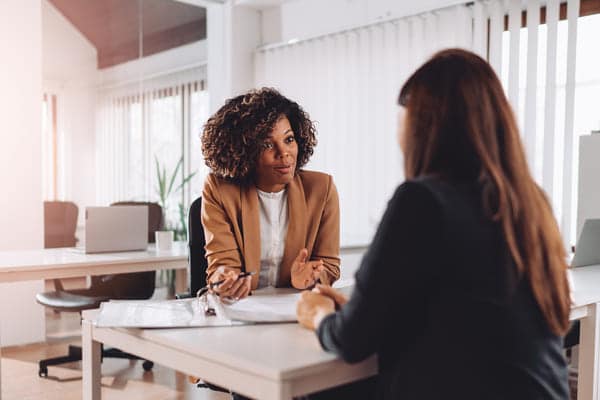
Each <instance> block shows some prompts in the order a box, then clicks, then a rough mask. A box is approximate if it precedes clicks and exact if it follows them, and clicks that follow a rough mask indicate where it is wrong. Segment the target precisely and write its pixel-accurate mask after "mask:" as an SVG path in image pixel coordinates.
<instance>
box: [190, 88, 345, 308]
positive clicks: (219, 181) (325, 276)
mask: <svg viewBox="0 0 600 400" xmlns="http://www.w3.org/2000/svg"><path fill="white" fill-rule="evenodd" d="M316 142H317V141H316V137H315V127H314V125H313V123H312V122H311V120H310V119H309V117H308V115H307V114H306V112H304V110H303V109H302V108H301V107H300V106H299V105H298V104H297V103H295V102H293V101H291V100H289V99H287V98H286V97H284V96H282V95H281V94H280V93H279V92H277V91H276V90H274V89H270V88H262V89H259V90H252V91H250V92H248V93H246V94H243V95H240V96H237V97H234V98H232V99H229V100H227V102H226V103H225V105H224V106H223V107H221V109H219V110H218V111H217V112H216V113H215V114H214V115H213V116H212V117H211V118H209V120H208V122H207V123H206V125H205V126H204V132H203V134H202V154H203V155H204V158H205V161H206V164H207V165H208V166H209V168H210V169H211V173H210V174H209V175H208V177H207V179H206V182H205V184H204V190H203V192H202V225H203V226H204V232H205V237H206V257H207V260H208V270H207V281H208V282H217V281H221V280H224V282H223V283H222V284H220V285H219V286H218V287H216V288H215V289H214V291H215V292H216V293H218V294H219V295H220V296H224V297H231V298H236V299H237V298H242V297H245V296H247V295H248V294H249V293H250V291H251V290H253V289H256V288H261V287H267V286H283V287H286V286H292V287H294V288H296V289H306V288H310V287H312V286H314V285H315V284H316V283H318V282H320V283H325V284H331V283H332V282H333V281H335V280H336V279H337V278H338V277H339V265H340V259H339V202H338V194H337V190H336V188H335V185H334V184H333V180H332V178H331V176H329V175H327V174H324V173H320V172H313V171H304V170H302V169H301V168H302V167H303V166H304V165H305V164H306V163H307V162H308V160H309V159H310V156H311V155H312V154H313V149H314V147H315V145H316ZM241 272H255V274H254V275H253V276H247V277H245V278H240V279H237V278H238V275H239V274H240V273H241Z"/></svg>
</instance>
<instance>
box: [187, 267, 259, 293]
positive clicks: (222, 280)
mask: <svg viewBox="0 0 600 400" xmlns="http://www.w3.org/2000/svg"><path fill="white" fill-rule="evenodd" d="M254 274H256V272H242V273H241V274H239V275H238V276H237V278H236V281H237V280H238V279H240V278H245V277H247V276H252V275H254ZM225 281H226V279H221V280H220V281H217V282H213V283H210V284H208V285H206V286H203V287H201V288H200V289H199V290H198V291H197V292H196V297H200V296H203V295H204V294H205V293H207V292H208V290H209V289H212V288H214V287H217V286H219V285H220V284H221V283H223V282H225Z"/></svg>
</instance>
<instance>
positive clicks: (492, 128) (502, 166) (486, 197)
mask: <svg viewBox="0 0 600 400" xmlns="http://www.w3.org/2000/svg"><path fill="white" fill-rule="evenodd" d="M398 103H399V104H401V105H405V106H406V108H407V113H406V120H405V127H404V129H405V137H404V138H405V141H404V150H405V173H406V177H407V179H410V178H414V177H417V176H420V175H426V174H433V175H438V176H442V177H444V176H445V177H448V178H459V179H472V180H476V181H478V182H479V184H480V187H481V188H482V197H483V198H482V201H483V205H484V207H485V210H486V212H487V213H488V215H489V217H490V218H491V219H492V220H493V221H496V222H497V223H498V224H499V225H500V226H501V227H502V231H503V234H504V238H505V240H506V243H507V245H508V249H509V251H510V254H511V256H512V258H513V260H514V263H515V265H516V268H517V273H518V274H519V276H521V277H523V278H524V279H527V280H528V282H529V284H530V286H531V289H532V291H533V295H534V297H535V300H536V302H537V304H538V305H539V307H540V310H541V312H542V314H543V315H544V318H545V320H546V322H547V323H548V326H549V328H550V330H551V331H552V332H554V333H556V334H564V333H565V332H566V331H567V329H568V327H569V311H570V305H571V301H570V294H569V285H568V282H567V276H566V268H567V264H566V254H565V249H564V246H563V243H562V239H561V236H560V232H559V229H558V226H557V223H556V220H555V219H554V216H553V214H552V209H551V207H550V204H549V202H548V200H547V198H546V196H545V195H544V192H543V191H542V190H541V189H540V188H539V186H538V185H537V184H536V183H535V182H534V180H533V178H532V176H531V173H530V172H529V168H528V166H527V161H526V158H525V153H524V151H523V146H522V144H521V140H520V138H519V130H518V128H517V124H516V121H515V117H514V115H513V112H512V110H511V107H510V105H509V103H508V101H507V99H506V96H505V95H504V91H503V89H502V86H501V84H500V81H499V80H498V77H497V76H496V74H495V73H494V71H493V70H492V68H491V67H490V65H489V64H488V63H487V62H486V61H485V60H483V59H482V58H480V57H479V56H477V55H475V54H473V53H470V52H468V51H465V50H459V49H450V50H444V51H441V52H439V53H437V54H435V55H434V56H433V57H432V58H431V59H430V60H429V61H428V62H427V63H425V64H424V65H423V66H422V67H420V68H419V69H418V70H417V71H416V72H415V73H414V74H413V75H412V76H411V77H410V78H409V79H408V81H407V82H406V83H405V84H404V87H403V88H402V90H401V91H400V96H399V98H398Z"/></svg>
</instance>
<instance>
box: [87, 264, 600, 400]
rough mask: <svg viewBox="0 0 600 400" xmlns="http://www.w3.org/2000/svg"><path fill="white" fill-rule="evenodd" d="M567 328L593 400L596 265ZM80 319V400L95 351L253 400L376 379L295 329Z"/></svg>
mask: <svg viewBox="0 0 600 400" xmlns="http://www.w3.org/2000/svg"><path fill="white" fill-rule="evenodd" d="M569 278H570V281H571V287H572V297H573V306H572V308H571V320H577V319H578V320H580V321H581V335H580V350H579V354H580V356H579V385H578V394H577V398H578V399H580V400H588V399H594V400H600V390H599V388H598V385H599V377H598V375H599V374H600V355H599V352H600V265H597V266H590V267H583V268H577V269H574V270H570V271H569ZM96 313H97V311H96V310H92V311H88V312H86V313H84V320H83V327H82V329H83V333H82V340H83V399H85V400H98V399H100V396H101V393H100V370H101V368H100V346H101V344H102V343H104V344H107V345H109V346H117V347H125V348H127V350H128V351H129V352H131V353H134V354H137V355H139V356H141V357H143V358H145V359H149V360H153V361H155V362H157V363H159V364H163V365H165V366H167V367H170V368H173V369H175V370H178V371H181V372H183V373H186V374H189V375H195V376H201V377H202V378H204V379H205V380H207V381H209V382H212V383H215V384H217V385H220V386H223V387H228V388H231V389H232V390H234V391H237V392H239V393H241V394H244V395H247V396H251V397H254V398H260V399H290V398H292V397H293V396H300V395H303V394H307V393H311V392H315V391H319V390H322V389H325V388H328V387H332V386H337V385H340V384H343V383H347V382H351V381H354V380H358V379H361V378H366V377H368V376H372V375H374V374H375V373H376V371H377V364H376V360H375V358H370V359H368V360H366V361H364V362H362V363H359V364H355V365H349V364H346V363H344V362H343V361H341V360H339V359H337V358H336V357H335V356H334V355H332V354H329V353H326V352H324V351H323V350H321V348H320V346H319V343H318V341H317V338H316V337H315V334H314V333H313V332H310V331H308V330H306V329H303V328H301V327H300V326H299V325H297V324H279V325H253V326H239V327H224V328H193V329H189V328H188V329H159V330H154V329H122V328H98V327H95V326H94V324H93V320H94V317H95V315H96Z"/></svg>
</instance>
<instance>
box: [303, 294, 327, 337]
mask: <svg viewBox="0 0 600 400" xmlns="http://www.w3.org/2000/svg"><path fill="white" fill-rule="evenodd" d="M333 312H335V303H334V302H333V300H332V299H331V298H330V297H327V296H323V295H322V294H319V293H315V292H308V291H306V292H302V294H301V295H300V300H298V303H297V304H296V316H297V317H298V322H300V324H301V325H302V326H303V327H305V328H308V329H312V330H315V329H316V328H317V327H318V326H319V324H320V323H321V321H322V320H323V318H325V317H326V316H328V315H329V314H331V313H333Z"/></svg>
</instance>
